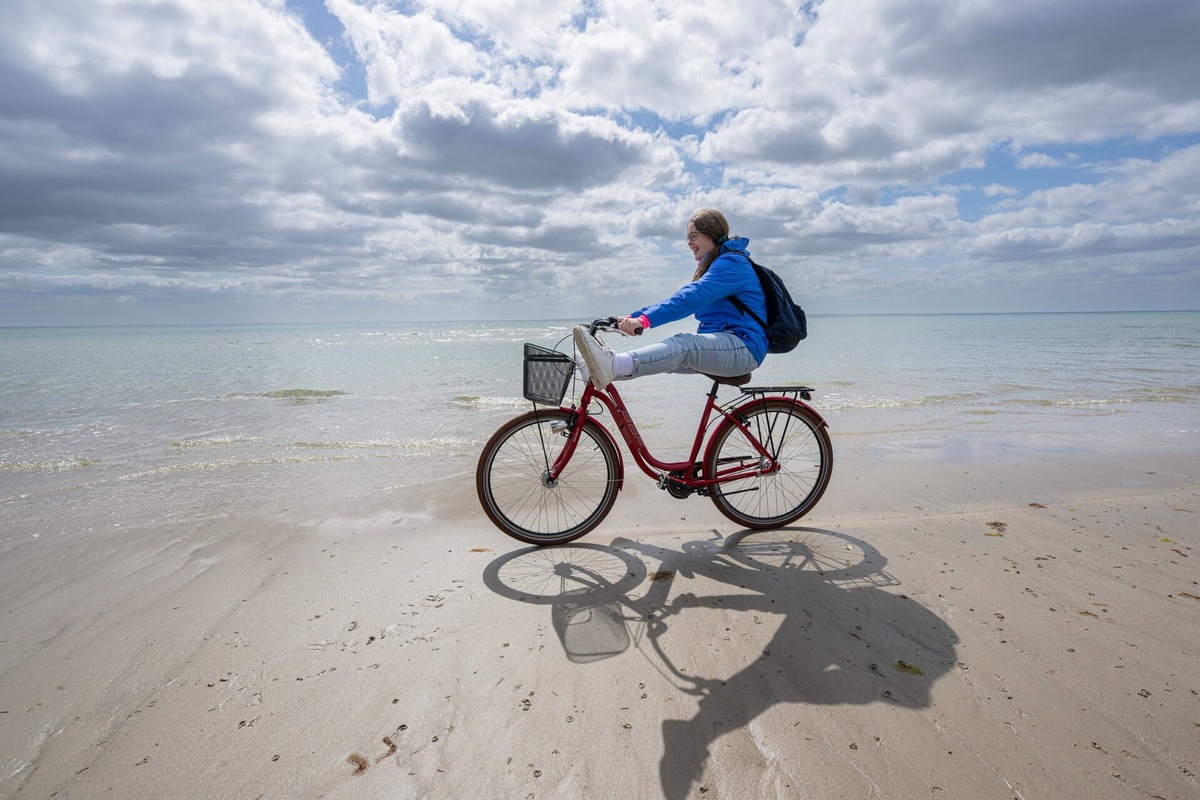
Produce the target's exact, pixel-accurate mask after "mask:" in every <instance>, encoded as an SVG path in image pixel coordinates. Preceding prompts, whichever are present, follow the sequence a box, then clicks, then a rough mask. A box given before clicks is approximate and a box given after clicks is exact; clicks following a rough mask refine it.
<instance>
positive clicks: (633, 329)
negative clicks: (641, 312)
mask: <svg viewBox="0 0 1200 800" xmlns="http://www.w3.org/2000/svg"><path fill="white" fill-rule="evenodd" d="M617 327H618V328H620V329H621V333H624V334H628V335H629V336H640V335H641V333H642V329H643V326H642V321H641V319H639V318H637V317H621V318H620V320H619V321H618V322H617Z"/></svg>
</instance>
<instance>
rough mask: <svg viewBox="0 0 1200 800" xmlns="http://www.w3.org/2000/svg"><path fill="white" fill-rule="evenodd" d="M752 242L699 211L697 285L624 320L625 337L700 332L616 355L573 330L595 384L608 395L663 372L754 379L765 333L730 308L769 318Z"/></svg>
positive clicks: (693, 230) (694, 234)
mask: <svg viewBox="0 0 1200 800" xmlns="http://www.w3.org/2000/svg"><path fill="white" fill-rule="evenodd" d="M749 241H750V240H749V239H745V238H743V237H737V236H734V237H731V236H730V235H729V223H728V222H727V221H726V219H725V216H724V215H723V214H722V213H721V212H720V211H717V210H716V209H712V208H705V209H701V210H700V211H697V212H696V213H695V214H693V215H692V218H691V219H690V220H688V225H687V243H688V247H690V248H691V250H692V253H693V254H694V255H695V256H696V271H695V273H694V274H693V275H692V280H691V282H690V283H688V284H687V285H685V286H683V287H682V288H680V289H679V290H678V291H677V292H675V294H673V295H671V296H670V297H669V298H667V299H666V300H664V301H662V302H661V303H654V304H652V305H649V306H646V307H645V308H641V309H638V310H637V311H634V312H633V313H632V314H630V315H629V316H626V317H621V318H620V322H619V327H620V329H621V331H622V332H624V333H627V334H636V333H640V332H641V330H642V329H644V328H649V327H651V326H653V325H665V324H667V323H669V322H675V321H676V320H680V319H684V318H685V317H688V316H695V317H696V320H697V321H698V322H699V323H700V324H699V326H698V327H697V330H696V333H677V334H675V335H674V336H670V337H668V338H666V339H664V340H663V341H661V342H657V343H655V344H651V345H647V346H645V347H639V348H637V349H636V350H630V351H628V352H625V353H614V352H613V351H612V350H611V349H609V348H607V347H605V346H604V345H603V344H601V343H600V342H599V341H598V340H597V339H596V338H595V337H594V336H592V335H590V334H589V333H588V332H587V330H586V329H585V328H583V327H582V326H577V327H576V328H575V331H574V335H575V345H576V347H577V348H578V349H579V352H580V354H581V356H582V357H583V360H584V363H585V364H586V366H587V369H588V373H589V377H590V379H591V381H592V384H593V385H595V387H596V388H597V389H603V388H605V387H606V386H608V384H610V383H611V382H612V381H613V380H614V379H617V380H623V379H629V378H637V377H640V376H642V375H654V374H658V373H663V372H693V373H703V374H705V375H710V376H720V377H726V378H732V377H736V376H740V375H746V374H748V373H750V372H753V371H754V370H755V369H757V368H758V366H759V365H760V364H762V361H763V359H764V358H765V357H766V354H767V336H766V334H765V333H764V332H763V329H762V326H761V325H759V324H758V322H756V321H755V319H754V318H753V317H752V316H750V315H749V314H744V313H742V312H741V311H740V310H738V308H737V307H736V306H735V305H734V304H733V303H731V302H730V301H729V298H730V297H735V296H736V297H737V298H738V299H739V300H741V301H742V302H743V303H744V304H745V305H746V307H747V308H749V310H750V311H751V312H753V313H754V314H755V315H757V316H758V318H759V319H765V318H766V316H767V309H766V299H765V298H764V297H763V292H762V286H761V285H760V284H759V281H758V277H757V276H756V275H755V273H754V269H753V267H751V265H750V257H749V254H748V253H747V251H746V245H747V244H749Z"/></svg>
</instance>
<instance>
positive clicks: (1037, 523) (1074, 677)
mask: <svg viewBox="0 0 1200 800" xmlns="http://www.w3.org/2000/svg"><path fill="white" fill-rule="evenodd" d="M1191 369H1193V370H1194V369H1195V368H1194V367H1192V368H1191ZM1190 380H1191V377H1190V375H1185V376H1181V377H1180V378H1179V384H1180V385H1185V386H1186V385H1190V384H1189V381H1190ZM296 385H304V386H307V387H311V391H318V390H322V391H323V390H325V389H328V388H330V387H332V388H335V389H338V390H339V391H340V390H341V389H343V388H345V387H343V386H341V385H337V384H335V383H332V382H321V381H310V382H308V383H307V384H296V383H295V382H288V380H287V379H286V378H280V379H276V380H274V382H273V383H270V382H268V383H265V384H264V385H263V386H254V387H248V391H246V392H245V393H244V394H245V396H247V397H251V396H252V397H253V398H254V399H253V401H244V400H243V399H242V396H241V395H239V396H238V399H236V400H233V401H228V400H226V401H223V402H225V403H228V402H235V403H242V402H253V403H257V404H258V405H257V406H253V407H255V408H259V409H262V411H261V413H262V414H263V416H264V418H266V417H272V418H273V417H274V416H275V415H278V416H279V417H280V419H289V420H295V419H301V418H305V415H316V416H317V417H318V418H319V419H320V421H321V424H322V425H326V424H328V420H329V419H335V420H336V417H337V415H338V413H339V412H338V408H339V406H338V405H337V404H338V403H339V402H341V396H339V395H329V396H319V395H311V396H304V397H302V398H301V402H296V397H295V396H290V397H285V398H283V399H280V398H279V397H273V398H263V397H262V395H264V394H268V393H269V391H267V390H268V389H270V387H275V388H276V389H287V388H289V387H292V386H296ZM260 390H261V391H260ZM189 391H191V390H189ZM218 391H220V392H224V389H214V390H212V392H211V394H214V395H215V394H217V392H218ZM841 391H842V392H843V393H849V392H850V391H852V390H851V389H850V388H845V387H843V388H842V389H841ZM359 394H361V392H360V393H359ZM347 395H348V396H350V397H354V396H355V391H350V390H347ZM221 396H222V397H224V396H225V395H224V394H222V395H221ZM205 397H208V395H205ZM821 400H822V395H821V394H820V393H818V395H817V397H816V399H815V400H814V403H815V404H816V406H817V407H818V408H821V407H822V406H821ZM72 402H77V401H74V400H73V401H72ZM204 402H206V403H208V402H210V401H209V400H207V399H206V400H205V401H204ZM956 402H961V401H956ZM1189 402H1190V401H1189ZM474 405H475V407H476V409H475V411H474V412H473V413H476V414H478V415H481V416H486V417H487V419H486V420H484V421H483V422H481V423H480V424H481V425H482V426H484V427H486V425H491V424H492V420H493V418H499V419H503V418H504V416H505V415H512V414H514V413H516V410H515V409H495V408H492V407H491V405H490V404H489V403H488V402H479V403H475V404H474ZM1030 405H1031V406H1036V407H1037V408H1039V409H1050V410H1049V411H1048V412H1045V413H1052V414H1055V415H1059V414H1060V413H1069V414H1070V415H1071V418H1070V419H1069V420H1068V421H1067V422H1066V423H1062V424H1060V423H1061V420H1060V419H1059V417H1058V416H1056V417H1055V420H1056V421H1055V422H1054V423H1053V424H1049V423H1043V422H1039V420H1041V419H1042V417H1036V418H1034V419H1032V420H1031V419H1030V418H1029V417H1028V416H1027V415H1023V414H1021V413H1019V410H1018V413H1016V414H1015V415H1014V414H1013V413H993V412H992V410H990V409H988V410H986V413H976V412H978V409H976V410H975V411H974V412H972V411H971V410H970V409H967V410H965V411H964V414H966V415H967V416H969V417H970V418H972V419H974V418H976V417H978V418H979V419H981V420H983V424H981V425H980V426H978V427H976V426H973V425H972V424H954V425H947V424H945V422H944V420H945V418H946V412H945V409H944V408H941V409H940V410H938V411H937V412H936V413H931V414H930V416H933V417H937V418H938V419H939V420H942V421H941V422H938V423H937V424H930V425H896V424H894V420H893V423H892V424H890V425H883V424H880V421H881V420H886V419H887V418H888V417H889V415H890V414H892V413H893V412H891V411H889V409H890V408H892V404H890V401H889V403H886V404H881V405H878V406H875V407H872V408H870V409H868V410H867V411H865V412H864V413H865V414H867V415H868V417H869V418H866V417H863V418H858V417H856V418H852V419H847V418H846V416H847V415H844V414H843V415H841V416H839V414H838V413H836V412H835V413H830V414H829V415H828V417H829V419H830V421H831V431H832V435H833V442H834V452H835V461H834V474H833V480H832V482H831V485H830V488H829V490H828V491H827V493H826V494H825V496H824V497H823V499H822V501H821V503H820V504H819V505H818V506H817V508H816V509H814V510H813V512H812V513H811V514H810V515H809V516H807V517H806V518H804V519H802V520H800V521H798V522H797V523H795V524H793V525H790V526H788V527H786V528H784V529H781V530H778V531H762V532H752V531H747V530H740V529H738V528H737V526H734V525H733V524H732V523H730V522H729V521H728V520H726V519H725V518H724V517H722V516H721V515H720V514H719V513H718V512H717V510H716V509H715V508H714V507H713V505H712V504H711V503H710V502H709V501H708V500H706V499H704V498H701V497H691V498H689V499H687V500H682V501H681V500H676V499H674V498H671V497H669V496H668V495H667V494H666V493H664V492H662V491H660V490H658V489H657V488H656V487H655V486H654V484H653V482H652V481H650V480H648V479H646V478H644V476H642V475H640V474H638V473H636V470H634V468H633V466H632V463H631V462H629V461H628V460H627V477H626V481H625V486H624V489H623V490H622V492H621V494H620V496H619V498H618V500H617V503H616V505H615V507H614V509H613V511H612V513H611V514H610V515H609V516H608V518H607V519H606V520H605V521H604V522H603V523H602V524H601V526H600V527H599V528H598V529H597V530H595V531H593V532H592V533H590V534H589V535H588V536H586V537H584V538H583V539H581V540H579V541H578V542H576V543H574V544H572V545H568V546H564V547H555V548H543V549H537V548H530V547H527V546H525V545H522V544H521V543H519V542H516V541H514V540H512V539H509V538H507V537H506V536H504V535H503V534H502V533H501V532H500V531H499V530H497V529H496V528H495V527H494V526H492V525H491V523H490V522H489V521H488V520H487V518H486V517H485V516H484V514H483V512H482V511H481V510H480V508H479V504H478V502H477V500H476V497H475V492H474V474H473V469H474V464H473V461H472V458H471V455H472V454H471V451H472V449H473V448H474V447H476V446H477V445H476V442H477V440H478V435H477V434H476V433H475V432H468V433H461V432H460V433H458V434H455V436H458V435H461V438H462V439H463V440H464V441H465V442H466V444H464V445H463V448H462V449H463V451H464V452H463V453H462V454H459V455H457V456H456V457H454V458H450V459H448V460H447V461H446V462H445V463H443V464H441V465H440V467H441V468H440V470H439V471H437V472H436V474H431V475H429V476H428V477H426V478H424V479H422V478H420V477H419V476H418V477H411V476H409V477H405V479H403V480H398V479H396V478H395V476H394V474H393V475H390V476H389V475H385V474H383V473H384V472H387V471H389V470H391V467H392V465H393V463H394V460H395V459H394V458H393V457H388V458H373V459H357V458H353V459H352V458H335V459H327V460H323V461H320V462H318V463H313V462H309V461H303V462H301V461H299V460H297V459H296V457H295V453H296V449H288V448H283V449H284V450H285V452H284V454H283V456H282V457H280V458H279V459H278V463H275V462H272V463H266V461H267V459H265V458H263V457H262V454H261V453H259V452H258V451H256V452H255V455H254V456H253V457H246V458H242V459H241V460H240V461H238V462H237V463H236V464H235V463H226V459H225V458H224V457H223V456H222V457H221V458H215V457H212V456H209V455H204V456H203V457H199V456H196V455H195V454H196V452H197V451H202V452H205V453H207V452H208V451H210V450H212V449H214V448H217V449H220V448H234V447H238V446H242V445H241V444H240V443H239V442H240V439H241V438H246V437H244V436H243V433H239V432H238V431H233V430H224V429H222V430H219V431H212V430H207V429H206V432H205V433H204V436H203V437H201V436H200V435H198V434H197V435H196V436H193V437H191V438H189V437H188V436H185V435H183V433H181V432H179V431H176V432H174V433H173V434H172V435H170V436H165V437H163V440H162V441H163V444H162V447H163V449H164V451H169V453H167V455H170V457H173V458H187V459H198V460H196V461H194V462H188V463H187V464H182V463H181V464H177V465H174V466H172V465H166V464H163V465H158V466H155V467H154V468H153V469H151V468H150V467H149V466H148V465H147V466H146V468H145V469H140V470H138V469H133V470H132V471H130V468H129V467H125V466H122V467H121V468H120V469H117V468H115V467H114V468H113V470H114V476H113V477H112V478H111V479H109V478H105V477H103V476H102V473H101V472H100V470H102V469H104V464H103V463H98V464H95V465H93V464H91V463H88V462H99V461H102V459H98V458H95V457H85V456H86V454H84V455H79V454H80V453H84V451H83V450H78V449H77V450H72V451H71V452H72V453H75V455H70V457H69V458H65V459H59V460H64V461H66V462H69V463H70V464H71V466H70V468H69V469H68V468H66V467H58V468H56V469H54V470H51V469H50V468H49V467H46V468H44V469H41V471H37V470H36V469H34V468H32V467H20V468H18V467H17V466H12V467H11V468H10V469H9V471H8V472H7V473H5V475H6V483H8V486H6V487H5V491H4V492H3V495H4V502H3V504H2V505H0V511H2V513H3V514H4V526H5V529H6V533H5V535H4V539H3V542H2V550H0V556H2V558H0V600H2V603H0V608H2V610H3V615H4V624H3V631H2V633H0V754H2V755H0V797H4V798H49V797H55V798H95V797H137V798H193V797H194V798H212V797H222V798H224V797H228V798H461V797H495V798H531V797H532V798H536V797H546V798H551V797H554V798H559V797H606V796H613V797H630V798H672V799H674V798H701V797H703V798H714V797H715V798H740V797H746V798H750V797H754V798H759V797H778V798H791V797H797V798H809V797H812V798H863V797H880V798H923V797H945V798H981V799H985V800H986V799H989V798H997V799H1003V798H1022V799H1023V800H1032V798H1097V797H1105V798H1125V797H1128V798H1146V797H1161V798H1171V799H1172V800H1175V799H1176V798H1178V799H1180V800H1182V799H1183V798H1190V797H1195V796H1197V795H1198V794H1200V777H1198V776H1200V680H1198V679H1197V676H1196V670H1195V664H1196V663H1197V657H1198V656H1200V569H1198V568H1197V565H1198V564H1200V561H1198V559H1200V549H1198V548H1197V545H1198V544H1200V525H1198V524H1197V516H1196V515H1197V512H1198V511H1200V447H1197V446H1196V445H1197V431H1196V429H1195V425H1194V423H1193V424H1192V425H1190V426H1185V425H1179V424H1177V423H1178V422H1179V420H1178V418H1177V419H1176V420H1175V422H1174V423H1172V424H1166V423H1164V422H1163V419H1164V416H1163V415H1162V414H1160V413H1156V412H1153V410H1152V411H1151V413H1148V414H1146V415H1145V416H1142V415H1140V414H1139V413H1138V409H1139V408H1140V406H1137V405H1133V411H1132V412H1130V410H1129V408H1127V407H1126V406H1125V405H1124V404H1121V403H1115V402H1108V403H1105V402H1100V403H1092V404H1090V405H1085V406H1083V412H1084V415H1083V416H1081V415H1080V414H1079V409H1080V406H1078V405H1071V404H1068V403H1060V404H1057V405H1054V404H1050V405H1047V404H1045V403H1034V404H1030ZM481 406H482V407H483V410H479V407H481ZM343 408H344V407H343ZM1170 408H1171V409H1177V408H1178V404H1177V403H1174V402H1172V404H1171V405H1170ZM1188 408H1190V406H1188ZM1060 409H1066V410H1067V411H1066V412H1060ZM1114 409H1115V410H1114ZM1110 412H1111V413H1110ZM56 413H57V412H56ZM81 413H82V412H81ZM87 413H88V414H92V413H93V412H90V411H89V412H87ZM172 413H174V414H178V416H179V417H180V418H183V417H184V416H187V415H184V414H180V413H178V412H172ZM188 413H189V414H190V415H191V416H195V414H196V412H195V411H191V412H188ZM239 413H241V412H239ZM895 413H896V414H901V415H902V414H903V411H902V410H901V411H896V412H895ZM1039 413H1041V412H1039ZM1175 413H1176V415H1177V416H1178V412H1175ZM1188 413H1190V411H1185V412H1184V415H1185V416H1186V415H1187V414H1188ZM60 416H61V414H60ZM839 422H842V423H845V424H843V425H842V426H840V427H839V424H838V423H839ZM256 424H260V423H256ZM261 424H265V423H261ZM39 425H42V427H40V428H39V427H38V426H37V425H34V424H32V423H29V424H26V423H23V422H21V423H20V424H18V422H11V423H9V424H8V425H7V429H8V430H9V431H34V432H36V431H38V430H43V429H44V428H45V425H44V424H43V423H39ZM70 427H77V426H74V423H71V425H67V424H66V423H64V424H63V428H62V430H64V431H65V430H67V429H68V428H70ZM114 427H115V426H114ZM846 428H849V429H850V431H849V432H846V430H845V429H846ZM655 430H657V429H651V431H652V433H653V432H654V431H655ZM88 435H89V436H91V435H92V434H91V433H90V431H89V432H88ZM430 435H431V436H434V437H436V438H438V440H439V441H441V440H445V439H446V437H447V436H448V434H447V432H446V431H443V430H440V429H438V430H434V431H432V432H431V434H430ZM32 436H34V433H24V432H22V433H20V434H19V435H18V434H17V433H10V434H9V440H12V441H16V442H17V444H10V445H8V446H9V447H10V448H12V449H16V448H18V447H21V446H24V445H22V444H21V442H24V441H25V440H26V439H28V438H29V437H32ZM281 436H282V434H281ZM298 437H299V434H297V435H292V434H288V435H287V436H286V437H284V438H282V439H281V440H280V441H282V442H284V443H287V442H294V441H303V442H306V443H308V445H309V446H308V448H307V449H309V450H318V451H320V452H322V453H324V452H325V451H326V449H324V448H315V447H312V443H313V442H314V441H316V440H317V438H318V437H316V436H315V435H306V436H304V437H303V438H298ZM201 438H203V439H204V440H205V441H206V444H204V445H201V446H197V447H184V448H179V447H175V448H171V447H170V443H171V442H172V441H200V440H201ZM327 438H328V441H330V442H333V441H341V442H351V443H353V442H358V445H356V446H354V447H350V446H349V445H347V446H345V447H343V448H342V449H343V450H344V451H350V452H358V451H359V450H363V449H367V448H366V446H365V445H363V443H362V442H361V441H360V440H359V439H355V438H354V437H352V436H349V435H346V434H345V431H344V430H342V431H340V432H339V433H337V434H334V433H330V434H329V435H328V437H327ZM451 438H453V437H451ZM56 441H57V440H56ZM453 441H458V440H457V439H453ZM260 444H261V443H259V444H255V443H251V444H248V445H245V446H247V447H258V446H260ZM385 445H387V442H384V443H382V444H380V443H376V444H375V445H374V448H375V449H371V450H370V451H369V452H371V453H374V452H375V451H376V450H378V449H383V450H384V451H385V452H388V453H392V452H393V451H392V450H389V449H387V447H386V446H385ZM143 446H144V443H143ZM72 447H76V448H78V447H82V445H72ZM281 447H282V446H281ZM68 449H69V448H68ZM396 449H401V448H399V447H397V448H396ZM449 449H453V447H450V448H449ZM410 450H411V448H406V449H404V452H405V453H408V452H409V451H410ZM154 457H157V456H154ZM163 457H164V458H165V457H167V456H166V455H164V456H163ZM55 458H56V459H58V458H59V457H58V456H57V455H56V456H55ZM626 458H628V457H627V456H626ZM113 460H116V457H115V456H110V457H109V461H113ZM76 462H81V463H82V464H83V465H82V466H75V463H76ZM9 463H10V464H14V465H16V464H27V463H32V462H31V460H30V459H28V458H23V459H22V460H19V461H18V460H17V459H15V458H14V459H10V461H9ZM55 463H58V462H57V461H56V462H55ZM382 467H387V468H388V469H387V470H384V469H382ZM278 470H287V472H286V473H283V472H278ZM312 470H319V471H317V472H316V473H315V479H314V477H313V476H311V475H310V474H309V471H312ZM372 470H374V472H372ZM118 473H120V474H118ZM376 473H379V474H376ZM93 474H94V475H98V476H100V477H96V478H94V479H90V480H84V479H82V478H81V477H80V475H93ZM405 474H406V476H408V473H405ZM64 475H65V477H64ZM347 475H349V476H350V477H347ZM363 475H370V476H371V477H369V478H363V477H362V476H363ZM249 476H254V477H255V478H256V479H257V480H259V481H260V482H259V485H260V486H265V487H269V491H268V490H266V489H264V490H263V491H262V492H261V493H259V494H255V493H252V492H248V491H246V486H247V485H248V483H249ZM285 477H286V478H287V479H286V480H285V479H284V478H285ZM318 479H319V480H318ZM18 482H21V483H20V491H19V492H18V490H17V489H14V488H12V487H15V486H17V485H18ZM39 485H41V486H44V487H45V488H43V489H38V488H37V487H38V486H39ZM196 487H199V488H196ZM278 487H285V488H287V487H290V488H289V490H288V491H286V492H282V491H278V490H277V488H278ZM243 495H244V496H243ZM139 497H146V498H150V499H149V500H147V501H146V502H144V503H143V504H140V505H139V504H138V502H137V498H139ZM213 497H218V498H219V497H225V498H227V502H225V503H221V502H214V501H213V500H212V498H213ZM93 499H98V500H97V502H96V503H95V504H94V505H93V504H91V503H92V501H93Z"/></svg>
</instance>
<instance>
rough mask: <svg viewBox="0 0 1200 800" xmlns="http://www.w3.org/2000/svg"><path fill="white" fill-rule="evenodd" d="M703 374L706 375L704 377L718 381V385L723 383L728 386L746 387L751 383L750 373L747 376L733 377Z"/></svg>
mask: <svg viewBox="0 0 1200 800" xmlns="http://www.w3.org/2000/svg"><path fill="white" fill-rule="evenodd" d="M701 374H702V375H704V377H706V378H708V379H709V380H713V381H716V382H717V383H723V384H725V385H726V386H745V385H746V384H747V383H749V382H750V373H749V372H747V373H746V374H745V375H734V376H732V377H724V376H721V375H709V374H708V373H707V372H704V373H701Z"/></svg>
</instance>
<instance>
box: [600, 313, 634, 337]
mask: <svg viewBox="0 0 1200 800" xmlns="http://www.w3.org/2000/svg"><path fill="white" fill-rule="evenodd" d="M620 322H621V318H620V317H601V318H600V319H594V320H592V323H591V324H590V325H588V333H590V334H592V335H593V336H595V335H596V331H616V332H617V333H619V334H621V335H622V336H628V335H629V334H627V333H625V331H623V330H621V329H620V328H619V327H618V325H619V324H620ZM644 330H646V329H645V328H643V327H642V326H641V325H638V326H637V328H635V329H634V331H633V335H634V336H641V335H642V332H643V331H644Z"/></svg>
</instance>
